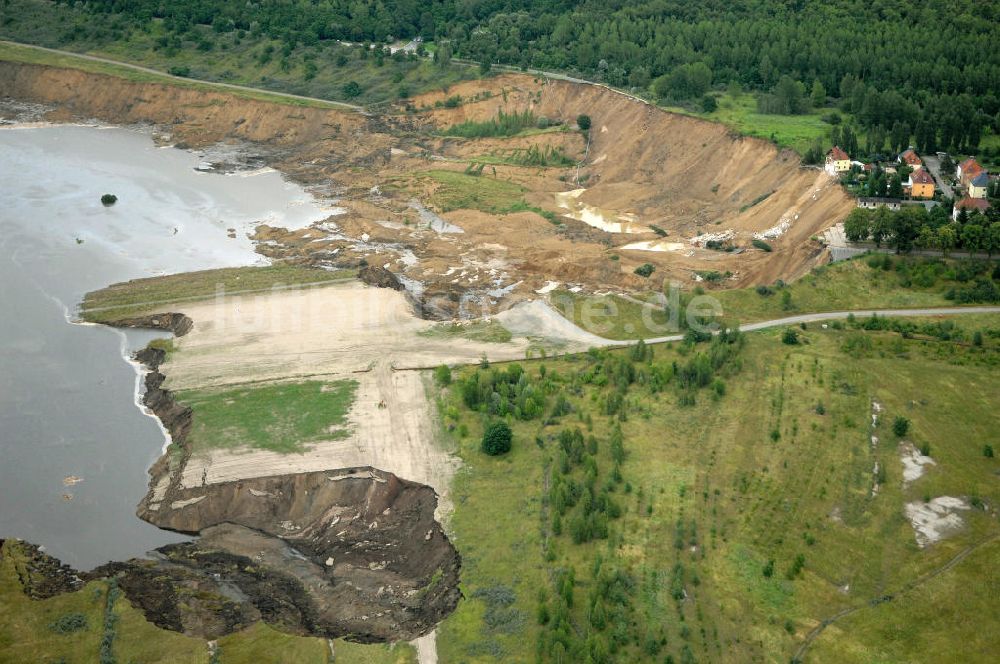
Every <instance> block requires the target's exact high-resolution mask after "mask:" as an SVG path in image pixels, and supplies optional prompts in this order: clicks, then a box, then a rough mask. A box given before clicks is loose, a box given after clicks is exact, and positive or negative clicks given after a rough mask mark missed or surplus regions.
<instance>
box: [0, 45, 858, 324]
mask: <svg viewBox="0 0 1000 664" xmlns="http://www.w3.org/2000/svg"><path fill="white" fill-rule="evenodd" d="M0 90H3V91H4V94H6V95H10V96H12V97H14V98H17V99H21V100H24V101H30V102H39V103H47V104H54V105H56V106H57V107H58V108H57V110H56V111H54V112H53V113H52V114H50V119H53V120H68V119H72V118H98V119H101V120H104V121H109V122H116V123H153V124H156V125H158V126H160V127H161V128H162V129H164V130H166V131H168V132H169V134H170V136H171V140H172V141H174V142H175V143H176V144H178V145H185V146H191V147H201V146H207V145H209V144H211V143H214V142H217V141H249V142H252V143H253V144H254V145H255V148H254V149H256V150H259V152H260V153H261V155H262V158H263V159H264V160H265V161H267V162H268V163H269V164H270V165H272V166H274V167H275V168H278V169H279V170H281V171H282V172H284V173H286V174H287V175H289V176H290V177H292V178H294V179H296V180H298V181H300V182H302V183H304V184H306V185H310V186H317V187H320V188H321V189H322V190H323V191H327V192H332V193H333V194H334V195H336V196H338V197H341V203H340V204H341V205H342V206H343V207H345V208H346V209H347V213H346V214H344V215H340V216H337V217H335V218H333V219H331V222H332V223H333V224H335V229H334V227H333V226H331V225H330V223H328V224H324V225H321V226H319V227H316V228H311V229H305V230H302V231H297V232H293V233H288V232H285V231H283V230H282V229H269V228H266V227H262V228H261V229H260V231H259V232H258V237H257V239H259V240H266V241H268V243H267V245H266V246H265V245H262V246H261V247H260V250H261V251H262V253H265V254H267V255H270V256H273V257H282V258H288V259H292V260H296V261H304V262H311V263H316V264H320V265H347V266H356V265H358V263H359V261H360V260H361V259H362V258H363V259H365V260H366V261H367V262H368V263H369V264H371V265H375V266H388V267H389V269H391V270H392V271H394V272H397V273H400V274H404V275H405V276H407V277H409V278H410V279H414V280H417V281H419V282H421V283H423V284H424V285H425V286H426V294H427V297H428V298H436V299H437V300H439V303H438V304H437V305H435V306H434V307H429V309H430V310H431V314H432V315H434V316H435V317H450V316H454V315H458V314H459V313H467V312H461V311H460V307H459V301H460V299H461V295H462V293H472V294H473V295H475V296H476V297H477V303H479V304H482V305H484V306H485V307H487V308H494V307H495V305H496V304H497V300H498V299H504V300H506V301H508V302H512V301H516V300H518V299H523V298H525V297H532V296H533V294H532V290H534V289H537V288H539V287H540V286H542V285H543V284H545V283H546V282H547V281H549V280H552V281H561V282H568V283H576V284H580V285H582V286H583V287H584V288H586V289H590V290H598V289H606V288H613V289H619V290H625V291H627V290H637V289H644V288H649V287H650V285H651V282H650V281H648V280H645V279H642V278H641V277H637V276H636V275H634V274H633V270H634V268H635V267H636V266H638V265H640V264H642V263H646V262H649V263H653V264H654V265H656V266H657V268H658V270H657V277H658V278H657V279H656V280H654V281H656V284H652V285H658V284H659V277H660V276H661V275H662V276H664V277H669V278H672V279H677V280H679V281H681V282H690V281H691V280H693V278H694V272H695V271H696V270H717V271H720V272H724V271H727V270H728V271H731V272H733V273H734V277H733V279H732V280H731V281H729V282H727V285H732V286H742V285H747V284H753V283H763V282H770V281H773V280H775V279H778V278H781V279H784V280H786V281H787V280H790V279H794V278H795V277H797V276H799V275H801V274H802V273H803V272H805V271H807V270H808V269H809V268H811V267H813V266H814V265H816V264H817V263H818V262H820V261H822V260H824V255H823V252H822V247H821V246H820V245H819V244H818V243H816V242H814V241H811V240H810V238H811V237H813V236H815V235H817V234H819V233H820V232H821V231H822V230H823V229H824V228H826V227H828V226H830V225H832V224H834V223H835V222H837V221H838V220H839V219H841V218H842V217H843V216H844V215H846V213H847V212H848V211H849V210H850V206H851V203H850V200H849V199H848V197H847V196H846V194H844V193H843V191H842V190H841V189H840V187H838V186H836V184H835V183H834V182H832V181H830V180H828V179H827V178H826V176H825V175H824V174H823V173H822V172H820V171H818V170H815V169H806V168H802V167H801V166H800V164H799V160H798V157H797V156H796V155H794V154H793V153H791V152H787V151H786V152H781V151H779V150H778V149H777V148H775V146H773V145H772V144H770V143H768V142H766V141H762V140H758V139H752V138H745V137H739V136H736V135H734V134H732V133H731V132H729V131H728V130H727V129H726V128H725V127H724V126H722V125H718V124H713V123H709V122H704V121H701V120H698V119H694V118H690V117H686V116H681V115H677V114H672V113H667V112H664V111H661V110H659V109H657V108H655V107H653V106H650V105H647V104H644V103H642V102H639V101H637V100H634V99H632V98H629V97H627V96H625V95H621V94H618V93H615V92H613V91H611V90H607V89H605V88H601V87H597V86H588V85H582V84H575V83H568V82H564V81H549V80H544V79H540V78H539V79H536V78H532V77H530V76H525V75H518V74H507V75H503V76H498V77H495V78H491V79H487V80H483V81H467V82H464V83H461V84H460V85H457V86H454V87H452V88H451V89H449V90H448V91H447V92H436V93H431V94H427V95H423V96H421V97H418V98H416V99H413V100H412V104H413V106H414V107H416V108H430V109H431V110H426V111H422V112H417V113H411V114H406V113H399V114H395V115H386V116H382V117H371V116H365V115H362V114H358V113H353V112H349V111H341V110H330V109H317V108H302V107H292V106H284V105H280V104H274V103H269V102H261V101H253V100H249V99H243V98H237V97H232V96H229V95H226V94H222V93H208V92H202V91H195V90H189V89H185V88H178V87H172V86H165V85H160V84H150V83H132V82H128V81H125V80H122V79H117V78H113V77H108V76H103V75H98V74H89V73H85V72H80V71H75V70H63V69H52V68H45V67H39V66H34V65H22V64H15V63H0ZM484 93H489V94H488V95H487V94H484ZM454 94H458V95H461V96H462V97H463V99H465V100H467V102H466V103H463V104H462V105H461V106H459V107H457V108H454V109H446V108H436V109H435V108H433V104H434V102H435V101H438V100H440V99H443V98H444V97H445V96H451V95H454ZM500 109H504V110H506V111H508V112H511V111H516V110H528V109H530V110H532V111H533V112H534V113H535V114H536V115H539V116H545V117H547V118H549V119H551V120H555V121H561V122H562V123H564V127H567V128H568V127H569V126H570V125H572V123H573V122H574V121H575V118H576V117H577V115H578V114H581V113H586V114H589V115H590V116H591V118H592V120H593V128H592V129H591V131H590V145H589V148H588V145H587V138H586V137H585V136H584V135H583V134H582V133H581V132H578V131H572V130H568V129H567V130H565V131H552V132H548V133H541V134H536V135H527V136H518V137H514V138H487V139H461V138H447V137H441V136H440V135H439V134H438V133H436V132H437V131H438V130H440V129H442V128H446V127H448V126H450V125H452V124H454V123H457V122H461V121H463V120H465V119H477V120H483V119H488V118H492V117H494V116H495V115H496V113H497V112H498V111H499V110H500ZM533 145H536V146H539V147H542V148H544V147H548V146H551V147H558V148H559V149H560V150H562V151H563V152H564V153H565V154H566V155H568V156H569V157H571V158H573V159H579V160H580V161H581V162H582V164H581V167H580V168H579V169H577V168H575V167H573V168H562V167H560V168H555V167H553V168H537V167H523V166H512V165H505V164H497V165H496V166H489V167H488V168H487V169H486V170H485V171H484V175H483V177H484V178H486V177H489V178H493V177H496V178H498V179H501V180H507V181H510V182H513V183H516V184H518V185H520V186H522V187H524V188H525V190H526V191H525V194H524V197H525V199H526V201H527V202H528V203H529V204H531V205H534V206H537V207H539V208H541V209H543V210H547V211H549V212H552V213H555V214H557V215H561V216H560V220H561V222H562V224H561V225H559V226H556V225H553V224H552V223H550V222H548V221H547V220H545V219H544V218H543V217H541V216H539V215H537V214H535V213H533V212H517V213H514V214H506V215H497V214H488V213H485V212H481V211H478V210H468V209H458V210H453V211H450V212H447V213H442V214H441V216H442V217H443V218H444V220H445V221H446V222H448V223H450V224H453V225H456V226H458V227H460V228H461V229H462V230H463V231H464V232H463V233H460V234H451V233H439V232H435V231H434V230H432V229H429V228H427V225H426V224H422V223H421V215H420V214H419V213H418V211H417V210H415V209H414V208H413V207H411V202H412V201H413V200H414V199H418V200H422V201H423V203H424V204H425V205H430V204H431V202H432V200H433V196H434V192H435V189H436V185H435V183H434V182H433V180H431V179H429V178H427V177H426V176H425V175H422V174H424V173H426V172H427V171H428V170H453V171H458V172H461V171H464V169H465V167H466V165H467V163H468V162H469V161H474V160H476V159H477V158H482V157H483V156H484V155H490V156H493V157H503V156H504V155H509V154H511V153H512V152H513V151H514V150H517V149H522V150H523V149H526V148H528V147H530V146H533ZM578 176H579V183H580V184H577V182H578V180H577V177H578ZM573 189H585V191H583V192H582V193H580V195H579V197H578V198H577V199H574V200H575V203H574V204H579V205H586V206H588V208H592V209H593V210H595V211H597V212H598V213H599V214H601V215H604V216H605V217H606V218H608V219H616V218H617V217H619V216H623V215H624V216H628V218H630V219H635V220H636V226H637V227H639V228H644V227H647V226H648V225H650V224H653V225H656V226H658V227H660V228H662V229H663V230H665V231H667V232H668V234H669V235H668V237H667V240H668V241H670V242H672V243H677V246H674V247H673V248H672V250H671V251H640V250H634V249H623V247H624V246H625V245H626V244H630V243H634V242H637V241H644V240H657V239H659V236H658V235H656V234H654V233H653V232H652V231H648V232H640V233H632V234H628V235H625V234H620V233H607V232H605V231H603V230H599V229H597V228H593V227H591V226H588V225H587V224H585V223H583V222H581V221H577V220H575V219H571V218H569V217H568V216H566V215H567V214H569V213H571V212H572V211H571V210H567V209H564V208H563V207H560V204H559V203H557V201H556V194H558V193H561V192H567V191H570V190H573ZM765 196H766V198H765ZM431 207H432V206H431ZM574 216H576V215H574ZM783 221H784V222H786V224H787V230H786V231H785V232H784V233H783V234H782V235H780V237H777V238H775V239H772V240H769V241H770V242H771V244H772V245H773V246H774V251H773V252H771V253H766V252H761V251H758V250H752V249H751V250H748V251H746V252H743V253H741V254H731V253H724V252H718V251H712V250H709V249H706V248H703V247H700V246H695V245H694V244H692V243H691V242H690V240H691V239H692V238H693V237H695V236H696V235H699V234H701V233H709V232H713V233H714V232H721V231H724V230H728V229H731V230H732V231H733V240H732V241H733V243H734V244H736V245H737V246H741V247H749V245H750V240H751V236H752V234H753V233H759V232H762V231H765V230H767V229H769V228H774V227H776V226H779V225H780V224H782V222H783ZM363 237H367V238H368V240H365V241H362V238H363ZM407 252H412V254H410V258H409V259H408V258H407ZM612 255H618V256H619V257H620V259H619V260H611V257H612ZM413 256H415V257H416V259H417V260H415V261H414V260H412V257H413ZM516 282H521V283H520V285H519V286H517V287H516V288H515V289H514V290H513V291H512V292H511V293H509V294H506V293H505V294H504V295H502V296H490V295H488V294H487V293H488V292H489V291H490V290H491V289H493V288H496V287H497V286H507V285H510V284H514V283H516Z"/></svg>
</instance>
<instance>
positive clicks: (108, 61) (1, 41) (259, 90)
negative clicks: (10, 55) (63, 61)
mask: <svg viewBox="0 0 1000 664" xmlns="http://www.w3.org/2000/svg"><path fill="white" fill-rule="evenodd" d="M0 44H7V45H10V46H23V47H24V48H31V49H34V50H36V51H45V52H46V53H54V54H56V55H65V56H68V57H72V58H79V59H81V60H89V61H91V62H101V63H104V64H108V65H116V66H118V67H125V68H127V69H132V70H135V71H141V72H144V73H146V74H155V75H157V76H163V77H165V78H170V79H173V80H175V81H180V82H188V83H190V82H192V81H193V82H195V83H204V84H205V85H211V86H214V87H219V88H225V89H227V90H239V91H241V92H253V93H256V94H266V95H270V96H274V97H280V98H284V99H289V100H293V99H294V100H297V101H309V102H317V103H321V104H327V105H329V106H339V107H340V108H346V109H349V110H352V111H364V108H363V107H361V106H355V105H354V104H346V103H344V102H342V101H330V100H329V99H320V98H319V97H306V96H305V95H294V94H291V93H289V92H275V91H274V90H268V89H266V88H253V87H250V86H249V85H237V84H236V83H220V82H218V81H206V80H203V79H200V78H191V77H190V76H174V75H173V74H168V73H167V72H164V71H159V70H158V69H152V68H150V67H143V66H141V65H133V64H131V63H128V62H122V61H121V60H112V59H111V58H102V57H100V56H97V55H86V54H83V53H73V52H72V51H61V50H59V49H56V48H46V47H44V46H35V45H33V44H22V43H21V42H12V41H7V40H4V39H0Z"/></svg>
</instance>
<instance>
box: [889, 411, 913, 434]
mask: <svg viewBox="0 0 1000 664" xmlns="http://www.w3.org/2000/svg"><path fill="white" fill-rule="evenodd" d="M909 430H910V420H908V419H906V418H905V417H903V416H901V415H900V416H897V417H896V419H895V420H893V421H892V432H893V433H894V434H896V437H897V438H902V437H903V436H905V435H906V434H907V432H908V431H909Z"/></svg>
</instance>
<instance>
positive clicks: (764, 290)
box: [757, 285, 774, 297]
mask: <svg viewBox="0 0 1000 664" xmlns="http://www.w3.org/2000/svg"><path fill="white" fill-rule="evenodd" d="M757 295H760V296H761V297H769V296H771V295H774V289H772V288H771V287H770V286H763V285H761V286H757Z"/></svg>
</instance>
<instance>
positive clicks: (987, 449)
mask: <svg viewBox="0 0 1000 664" xmlns="http://www.w3.org/2000/svg"><path fill="white" fill-rule="evenodd" d="M983 456H984V457H986V458H987V459H992V458H993V446H992V445H983Z"/></svg>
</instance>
